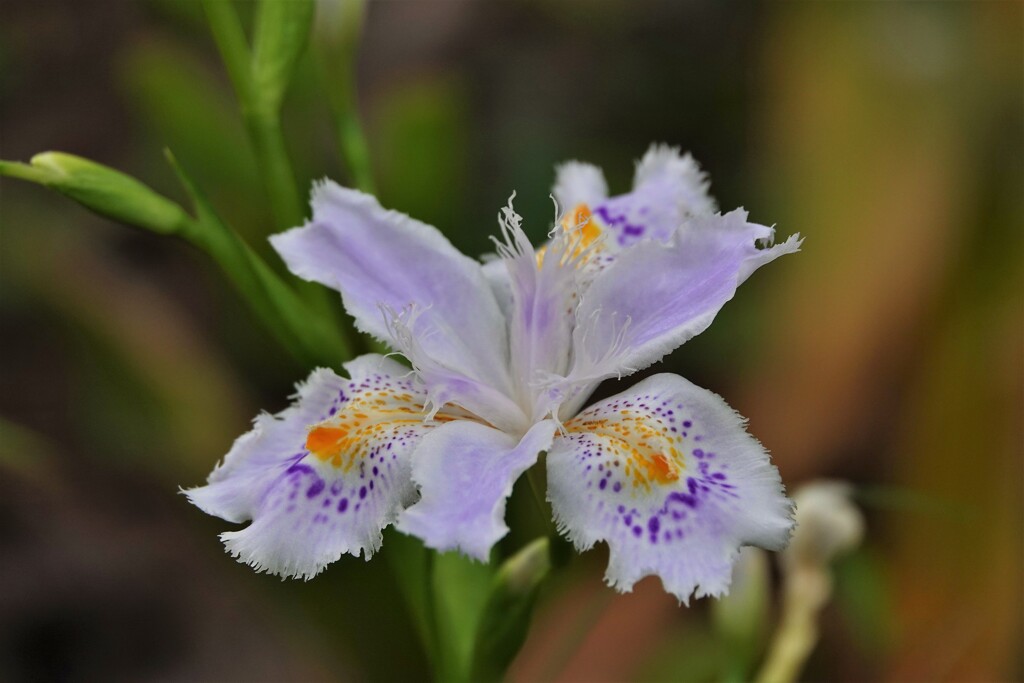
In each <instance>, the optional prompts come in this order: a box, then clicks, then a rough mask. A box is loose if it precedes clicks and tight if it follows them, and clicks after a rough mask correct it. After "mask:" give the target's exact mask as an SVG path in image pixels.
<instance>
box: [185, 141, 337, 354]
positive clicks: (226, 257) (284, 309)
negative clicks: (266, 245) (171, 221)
mask: <svg viewBox="0 0 1024 683" xmlns="http://www.w3.org/2000/svg"><path fill="white" fill-rule="evenodd" d="M166 155H167V160H168V162H169V163H170V164H171V166H172V168H174V171H175V173H177V174H178V178H179V180H180V181H181V183H182V185H183V186H184V188H185V190H186V191H187V192H188V193H189V196H190V198H191V199H192V202H193V205H194V207H195V211H196V216H197V220H196V221H195V222H194V223H193V225H192V226H191V228H190V229H189V230H188V232H187V234H185V235H183V236H184V237H186V238H187V239H188V240H189V241H191V242H192V243H193V244H196V245H197V246H199V247H200V248H201V249H203V250H204V251H206V252H207V253H208V254H210V256H212V257H213V258H214V260H215V261H217V263H218V265H220V267H221V269H222V270H224V272H225V273H226V274H227V275H228V277H229V278H230V279H231V280H232V282H233V283H234V284H235V287H236V288H237V289H238V290H239V291H240V292H241V293H242V294H243V296H245V298H246V299H247V300H248V301H249V303H250V305H251V306H252V308H253V310H254V311H255V312H256V314H257V315H259V316H260V318H261V319H262V320H263V322H264V323H265V324H266V326H267V327H268V329H270V331H271V332H272V333H273V334H274V335H275V336H277V337H278V338H279V339H280V340H281V341H282V342H283V343H284V344H285V345H286V346H287V347H289V348H290V349H292V351H293V352H295V353H296V355H297V356H298V357H299V358H300V359H302V360H304V361H306V362H307V363H313V364H317V365H325V366H327V367H335V366H337V365H338V364H339V363H340V362H341V361H343V360H346V359H348V358H350V357H351V352H350V350H349V346H348V343H347V340H346V339H345V336H344V334H343V333H342V332H341V330H340V328H339V327H338V326H337V324H336V321H335V320H334V319H333V318H331V317H328V316H323V315H318V314H316V313H315V312H314V311H313V310H311V309H310V307H309V306H308V304H307V302H306V301H305V300H304V299H302V298H301V297H300V296H299V295H298V294H297V293H296V291H295V290H294V289H292V288H291V287H289V286H288V285H287V284H285V283H284V282H283V281H282V280H281V279H280V278H279V277H278V276H277V274H276V273H275V272H274V271H273V270H272V269H271V268H270V267H269V266H268V265H267V264H266V262H265V261H263V259H261V258H260V257H259V256H258V255H257V254H256V253H255V252H254V251H253V250H252V249H251V248H250V247H249V245H248V244H246V243H245V242H244V241H243V240H242V239H241V238H240V237H239V236H238V235H237V234H236V233H235V232H234V231H232V230H231V229H230V228H229V227H228V226H227V225H226V224H225V223H224V222H223V221H222V220H221V219H220V217H219V216H218V215H217V213H216V212H215V211H214V209H213V207H212V206H211V205H210V203H209V201H208V200H207V199H206V197H205V196H203V195H202V193H201V192H200V191H199V189H198V188H197V187H196V185H195V183H194V182H192V180H191V178H189V177H188V175H187V174H186V173H185V171H184V169H182V168H181V166H180V165H179V164H178V162H177V161H176V160H175V158H174V156H173V155H172V154H171V152H170V151H169V150H168V151H167V152H166Z"/></svg>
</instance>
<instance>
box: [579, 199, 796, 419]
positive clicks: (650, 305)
mask: <svg viewBox="0 0 1024 683" xmlns="http://www.w3.org/2000/svg"><path fill="white" fill-rule="evenodd" d="M772 234H773V231H772V229H771V228H767V227H765V226H763V225H757V224H754V223H748V222H747V214H746V212H745V211H742V210H736V211H732V212H731V213H728V214H725V215H713V216H712V215H706V216H694V217H692V218H691V219H690V220H689V221H688V222H687V224H686V226H685V227H684V228H683V229H681V230H679V231H678V233H677V234H676V236H675V237H674V238H673V240H672V242H671V243H669V244H663V243H661V242H658V241H651V240H649V241H646V242H642V243H640V244H638V245H636V246H635V247H632V248H631V249H628V250H626V251H624V252H622V253H621V254H619V255H618V258H617V259H616V260H615V262H614V263H612V264H611V265H610V266H608V267H607V268H606V269H605V270H603V271H602V272H601V273H600V274H599V275H598V277H596V278H595V279H594V282H593V284H591V285H590V287H589V288H588V289H587V291H586V292H585V293H584V295H583V300H582V301H581V303H580V306H579V309H577V313H576V314H577V318H578V320H579V321H580V322H579V324H578V325H577V327H576V329H575V330H574V332H573V341H574V346H573V348H574V354H575V355H574V365H573V367H572V369H571V371H570V373H569V378H568V380H567V382H566V385H567V386H568V385H573V383H575V386H577V387H583V389H577V391H578V393H577V394H576V399H575V400H576V401H577V403H575V404H572V402H570V403H568V404H567V405H569V406H570V414H571V411H572V410H573V409H578V405H579V401H582V400H583V399H585V398H586V395H587V394H588V393H589V391H590V390H591V389H592V388H593V387H594V386H595V383H596V382H598V381H600V380H602V379H606V378H608V377H613V376H622V375H627V374H629V373H631V372H634V371H636V370H639V369H641V368H644V367H646V366H648V365H650V364H651V363H654V362H655V361H657V360H660V359H661V358H662V357H663V356H664V355H665V354H667V353H669V352H670V351H672V350H673V349H675V348H676V347H678V346H679V345H680V344H682V343H683V342H685V341H687V340H688V339H690V338H691V337H693V336H695V335H697V334H700V333H701V332H703V331H704V330H705V329H707V327H708V326H709V325H710V324H711V321H712V320H714V318H715V316H716V315H717V314H718V311H719V310H720V309H721V308H722V306H724V305H725V304H726V302H728V301H729V300H730V299H732V297H733V296H734V295H735V293H736V289H737V287H738V286H739V285H740V283H742V282H743V281H744V280H745V279H746V278H747V277H748V276H749V275H750V274H751V273H752V272H753V271H754V270H755V269H756V268H758V267H760V266H762V265H764V264H766V263H769V262H771V261H773V260H775V259H776V258H778V257H780V256H783V255H785V254H791V253H793V252H795V251H797V250H799V248H800V239H799V236H793V237H791V238H789V239H788V240H787V241H786V242H784V243H782V244H779V245H776V246H774V247H767V248H758V244H762V243H765V242H769V241H770V240H771V238H772ZM588 382H589V384H588Z"/></svg>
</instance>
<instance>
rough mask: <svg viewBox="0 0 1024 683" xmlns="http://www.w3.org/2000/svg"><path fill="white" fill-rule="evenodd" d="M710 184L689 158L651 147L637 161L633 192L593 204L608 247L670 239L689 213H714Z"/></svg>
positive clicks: (659, 146)
mask: <svg viewBox="0 0 1024 683" xmlns="http://www.w3.org/2000/svg"><path fill="white" fill-rule="evenodd" d="M708 187H709V182H708V180H707V176H706V175H705V174H704V173H703V172H702V171H701V170H700V167H699V166H698V165H697V162H696V161H694V159H693V157H692V156H690V155H689V154H681V153H680V152H679V149H678V148H675V147H669V146H667V145H652V146H651V148H650V149H649V150H647V153H646V154H644V157H643V159H641V160H640V162H639V163H638V164H637V168H636V176H635V178H634V180H633V191H632V192H630V193H628V194H624V195H619V196H618V197H613V198H611V199H609V200H607V201H604V202H601V203H597V204H592V205H591V206H592V207H593V212H594V216H595V217H596V218H597V219H598V220H599V221H600V223H601V224H602V227H603V228H604V229H605V231H606V232H608V234H609V235H610V239H609V243H610V245H612V246H614V247H618V248H622V247H629V246H631V245H633V244H636V243H638V242H641V241H643V240H647V239H655V240H661V241H665V240H668V239H670V238H671V237H672V236H673V235H674V234H675V231H676V230H677V229H678V228H679V226H680V225H682V224H683V223H684V222H685V221H686V220H687V219H688V218H689V217H691V216H705V215H709V214H712V213H714V212H715V210H716V209H715V200H714V199H712V198H711V195H710V194H709V193H708Z"/></svg>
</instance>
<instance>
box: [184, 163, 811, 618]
mask: <svg viewBox="0 0 1024 683" xmlns="http://www.w3.org/2000/svg"><path fill="white" fill-rule="evenodd" d="M513 196H514V195H513ZM553 196H554V199H555V201H556V206H559V207H563V208H565V209H566V210H565V211H564V213H563V215H562V217H561V218H560V219H558V220H556V223H555V227H554V229H553V230H552V231H551V233H550V235H549V239H548V241H547V243H546V244H545V245H544V246H542V247H541V248H540V249H538V250H535V249H534V247H533V246H532V245H531V244H530V242H529V240H528V239H527V237H526V235H525V233H524V232H523V230H522V228H521V226H520V217H519V216H518V215H517V214H516V213H515V211H514V210H513V209H512V200H511V199H510V200H509V204H508V206H507V207H505V208H504V209H502V211H501V213H500V215H499V224H500V227H501V238H500V239H497V240H495V241H496V243H497V246H498V248H497V252H498V253H497V255H496V257H495V258H493V259H491V260H490V261H487V262H486V263H482V262H480V261H477V260H474V259H472V258H469V257H467V256H464V255H463V254H461V253H460V252H459V251H457V250H456V249H455V248H454V247H453V246H452V245H451V244H450V243H449V242H448V240H447V239H446V238H445V237H444V236H443V235H442V234H441V233H440V232H439V231H438V230H436V229H435V228H433V227H430V226H428V225H425V224H423V223H420V222H418V221H416V220H414V219H412V218H410V217H408V216H405V215H403V214H400V213H398V212H395V211H388V210H385V209H383V208H382V207H381V206H380V204H379V203H378V202H377V200H376V199H375V198H374V197H372V196H370V195H367V194H364V193H361V192H357V191H354V190H350V189H345V188H343V187H340V186H338V185H336V184H334V183H332V182H329V181H328V182H322V183H320V184H318V185H317V186H316V187H315V188H314V191H313V196H312V210H313V211H312V213H313V217H312V220H310V221H309V222H308V223H307V224H306V225H304V226H302V227H299V228H295V229H292V230H289V231H287V232H284V233H282V234H279V235H275V236H273V237H272V238H271V241H272V243H273V246H274V247H275V248H276V249H277V251H278V252H279V253H280V254H281V256H282V257H283V258H284V260H285V262H286V264H287V265H288V267H289V268H290V269H291V270H292V271H293V272H294V273H295V274H296V275H298V276H299V277H302V278H304V279H307V280H311V281H314V282H319V283H321V284H323V285H326V286H328V287H331V288H334V289H336V290H338V291H339V292H341V297H342V301H343V303H344V306H345V309H346V310H347V311H348V313H349V314H351V315H352V317H353V318H354V319H355V322H356V325H357V326H358V327H359V329H360V330H362V331H363V332H366V333H368V334H370V335H373V336H374V337H376V338H377V339H379V340H382V341H383V342H385V343H387V344H388V345H390V346H391V347H392V348H393V349H394V350H395V351H396V352H397V353H398V354H401V355H402V356H404V357H405V358H406V359H407V360H408V362H409V363H410V365H411V369H410V368H409V367H407V366H405V365H403V364H401V363H399V362H398V361H396V360H394V359H393V358H390V357H387V356H382V355H378V354H368V355H364V356H360V357H358V358H356V359H355V360H353V361H351V362H349V363H347V364H345V366H344V368H345V372H346V373H347V375H348V377H347V378H346V377H342V376H339V375H338V374H335V373H334V372H333V371H331V370H329V369H318V370H315V371H314V372H313V373H312V374H311V375H310V376H309V378H308V379H307V380H306V381H305V383H303V384H301V385H300V386H299V387H298V393H297V394H296V396H295V397H294V399H295V400H294V403H292V405H291V406H290V407H289V408H287V409H286V410H284V411H283V412H281V413H278V414H277V415H268V414H262V415H260V416H259V417H257V418H256V420H255V426H254V428H253V430H252V431H250V432H249V433H247V434H245V435H243V436H242V437H240V438H239V439H238V440H237V441H236V442H235V444H234V446H233V447H232V448H231V451H230V452H229V453H228V455H227V457H226V458H225V460H224V462H223V464H221V465H219V466H218V467H217V468H216V469H215V470H214V471H213V473H212V474H211V475H210V477H209V481H208V483H207V484H206V485H205V486H201V487H198V488H193V489H191V490H188V491H186V494H187V495H188V497H189V499H190V500H191V501H192V502H193V503H194V504H196V505H197V506H198V507H200V508H201V509H202V510H204V511H205V512H207V513H209V514H212V515H216V516H218V517H221V518H223V519H225V520H227V521H229V522H235V523H240V522H245V521H247V520H251V523H250V524H249V525H248V526H246V527H245V528H242V529H240V530H237V531H228V532H226V533H224V534H222V535H221V538H222V540H223V541H224V543H225V545H226V547H227V549H228V551H229V552H230V553H232V554H233V555H234V556H235V557H237V558H238V559H239V560H240V561H243V562H246V563H248V564H249V565H251V566H252V567H254V568H255V569H257V570H259V571H266V572H270V573H274V574H278V575H281V576H282V577H302V578H306V579H308V578H311V577H312V576H314V575H315V574H317V573H318V572H319V571H320V570H321V569H323V568H324V567H325V566H326V565H327V564H329V563H331V562H334V561H335V560H337V559H339V558H340V557H341V556H342V555H343V554H345V553H350V554H352V555H359V554H360V553H361V554H363V555H364V556H365V557H366V558H367V559H369V557H370V556H371V554H372V553H373V552H375V551H376V550H377V549H378V548H379V547H380V545H381V541H382V533H381V532H382V530H383V529H384V528H385V527H387V526H388V525H390V524H395V525H396V526H397V528H398V529H399V530H400V531H402V532H404V533H407V534H412V535H414V536H417V537H419V538H420V539H422V540H423V542H424V543H425V544H426V545H427V546H429V547H431V548H435V549H437V550H439V551H447V550H458V551H461V552H462V553H465V554H466V555H469V556H471V557H474V558H478V559H480V560H483V561H486V560H487V558H488V555H489V552H490V549H491V547H492V546H493V545H494V544H495V542H497V541H498V540H499V539H500V538H502V537H503V536H504V535H505V534H506V533H507V532H508V527H507V526H506V524H505V521H504V517H505V505H506V501H507V499H508V497H509V495H510V494H511V491H512V486H513V484H514V483H515V481H516V479H517V478H518V477H519V476H520V475H522V474H523V473H524V472H525V471H526V470H527V469H528V468H530V467H531V466H533V465H534V464H535V463H537V461H538V459H539V457H540V454H541V453H542V452H546V453H547V455H546V458H545V461H544V463H545V465H546V468H547V482H548V491H547V498H548V500H549V501H550V503H551V508H552V511H553V514H554V520H555V522H556V524H557V527H558V529H559V531H560V532H562V533H563V534H565V535H566V536H568V538H569V539H570V540H571V541H572V542H573V543H574V544H575V546H576V548H577V549H578V550H580V551H583V550H586V549H589V548H591V547H592V546H593V545H594V544H595V543H597V542H598V541H605V542H606V543H607V544H608V546H609V551H610V559H609V565H608V570H607V574H606V580H607V582H608V583H609V584H610V585H612V586H614V587H615V588H617V589H619V590H622V591H628V590H630V589H631V588H632V586H633V584H634V583H635V582H636V581H638V580H639V579H641V578H643V577H645V576H648V575H652V574H654V575H657V576H659V577H660V578H661V580H662V583H663V585H664V587H665V589H666V590H667V591H669V592H670V593H672V594H674V595H675V596H676V597H678V598H679V599H680V600H681V601H684V602H685V601H688V600H689V597H690V596H691V594H695V595H696V596H697V597H701V596H704V595H721V594H722V593H724V592H725V591H726V590H727V588H728V583H729V578H730V575H731V567H732V563H733V561H734V560H735V558H736V555H737V553H738V551H739V548H740V547H741V546H744V545H757V546H761V547H763V548H768V549H780V548H782V547H783V546H784V545H785V544H786V542H787V540H788V538H789V535H790V532H791V530H792V526H793V522H792V513H793V506H792V503H791V501H790V500H789V499H788V498H786V496H785V494H784V489H783V486H782V482H781V479H780V477H779V474H778V471H777V470H776V468H775V467H774V466H773V465H772V464H771V463H770V460H769V456H768V453H767V452H766V451H765V449H764V448H763V447H762V446H761V445H760V444H759V443H758V442H757V441H756V440H755V439H754V438H753V437H751V436H750V435H748V434H747V432H746V430H745V421H744V419H743V418H742V417H740V416H739V415H738V414H737V413H736V412H734V411H733V410H732V409H731V408H730V407H729V406H728V405H727V404H726V403H725V402H724V401H723V400H722V399H721V398H720V397H719V396H717V395H716V394H714V393H711V392H710V391H707V390H706V389H702V388H700V387H697V386H695V385H694V384H691V383H690V382H688V381H687V380H685V379H683V378H682V377H679V376H677V375H672V374H656V375H653V376H650V377H648V378H646V379H644V380H642V381H640V382H639V383H637V384H636V385H635V386H633V387H632V388H631V389H629V390H627V391H624V392H622V393H620V394H618V395H616V396H613V397H611V398H608V399H605V400H601V401H598V402H596V403H594V404H593V405H590V406H588V407H584V406H586V403H587V400H588V398H589V397H590V396H591V394H592V393H593V391H594V390H595V388H596V387H597V386H598V385H599V384H600V383H601V382H602V381H603V380H605V379H608V378H612V377H618V378H621V377H623V376H625V375H628V374H630V373H633V372H636V371H637V370H640V369H642V368H645V367H647V366H649V365H651V364H652V363H655V362H656V361H658V360H659V359H661V358H662V357H663V356H665V355H666V354H667V353H669V352H670V351H672V350H673V349H675V348H676V347H678V346H679V345H680V344H682V343H683V342H685V341H686V340H688V339H690V338H691V337H693V336H694V335H696V334H699V333H700V332H702V331H703V330H704V329H706V328H707V327H708V326H709V325H710V324H711V321H712V320H713V319H714V317H715V315H716V314H717V313H718V311H719V309H721V308H722V306H723V305H724V304H725V303H726V302H727V301H729V300H730V299H731V298H732V297H733V295H734V294H735V292H736V288H737V287H738V286H739V285H740V284H741V283H742V282H743V281H744V280H746V279H747V278H748V277H749V276H750V275H751V273H753V272H754V271H755V270H756V269H757V268H759V267H761V266H762V265H764V264H766V263H768V262H770V261H773V260H775V259H776V258H778V257H779V256H782V255H783V254H788V253H792V252H795V251H797V250H798V249H799V245H800V240H799V238H798V236H794V237H791V238H790V239H788V240H787V241H785V242H784V243H782V244H779V245H776V246H771V242H772V238H773V230H772V229H771V228H768V227H765V226H763V225H757V224H754V223H750V222H748V221H747V214H746V212H744V211H743V210H736V211H732V212H730V213H725V214H721V213H718V212H717V210H716V206H715V203H714V200H713V199H712V198H711V197H710V196H709V194H708V182H707V180H706V178H705V176H704V175H703V173H701V171H700V169H699V168H698V166H697V164H696V163H695V162H694V161H693V159H692V157H690V156H689V155H688V154H687V155H681V154H680V153H679V152H678V150H676V149H673V148H669V147H664V146H657V145H656V146H653V147H652V148H651V149H650V150H649V151H648V152H647V153H646V155H645V156H644V157H643V158H642V159H641V161H640V162H639V163H638V164H637V168H636V176H635V180H634V185H633V190H632V191H631V192H629V193H628V194H624V195H620V196H616V197H611V198H609V197H608V192H607V187H606V184H605V181H604V178H603V176H602V174H601V171H600V170H599V169H597V168H596V167H594V166H590V165H587V164H582V163H578V162H570V163H567V164H565V165H563V166H561V167H559V169H558V171H557V180H556V184H555V187H554V193H553ZM556 211H557V209H556Z"/></svg>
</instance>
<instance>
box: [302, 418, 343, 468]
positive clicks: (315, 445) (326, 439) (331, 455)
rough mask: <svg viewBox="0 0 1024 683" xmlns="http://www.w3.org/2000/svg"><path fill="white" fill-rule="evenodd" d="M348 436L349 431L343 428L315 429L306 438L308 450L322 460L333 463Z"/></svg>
mask: <svg viewBox="0 0 1024 683" xmlns="http://www.w3.org/2000/svg"><path fill="white" fill-rule="evenodd" d="M346 436H348V430H347V429H344V428H342V427H314V428H313V429H311V430H310V431H309V434H308V435H307V436H306V450H308V451H309V452H310V453H312V454H313V455H315V456H316V457H317V458H319V459H320V460H323V461H325V462H326V461H327V460H331V461H332V462H333V461H334V459H336V458H337V457H338V450H339V448H340V446H341V441H342V439H344V438H345V437H346Z"/></svg>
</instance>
